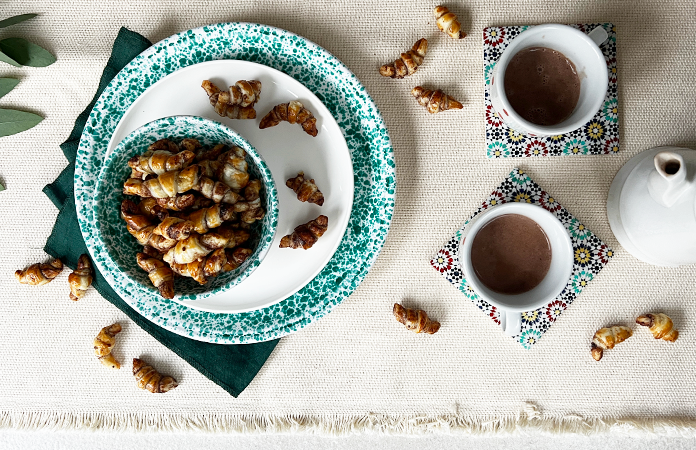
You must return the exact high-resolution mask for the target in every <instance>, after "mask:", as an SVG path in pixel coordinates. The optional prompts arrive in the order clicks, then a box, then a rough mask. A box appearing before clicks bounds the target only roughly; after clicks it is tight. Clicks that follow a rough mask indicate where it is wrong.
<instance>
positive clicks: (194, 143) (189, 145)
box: [179, 138, 203, 156]
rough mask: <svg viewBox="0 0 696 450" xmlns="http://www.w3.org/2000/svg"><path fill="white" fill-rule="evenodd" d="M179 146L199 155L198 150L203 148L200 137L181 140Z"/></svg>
mask: <svg viewBox="0 0 696 450" xmlns="http://www.w3.org/2000/svg"><path fill="white" fill-rule="evenodd" d="M179 147H181V148H183V149H184V150H188V151H190V152H192V153H193V154H194V155H196V156H198V152H199V151H200V150H201V148H203V146H202V145H201V143H200V141H199V140H198V139H193V138H186V139H183V140H182V141H181V142H179Z"/></svg>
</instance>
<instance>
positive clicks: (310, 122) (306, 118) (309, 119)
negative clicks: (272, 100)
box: [259, 100, 318, 137]
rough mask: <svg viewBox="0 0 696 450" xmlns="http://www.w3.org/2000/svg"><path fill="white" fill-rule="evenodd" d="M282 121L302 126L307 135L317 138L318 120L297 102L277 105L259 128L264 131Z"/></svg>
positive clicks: (262, 120)
mask: <svg viewBox="0 0 696 450" xmlns="http://www.w3.org/2000/svg"><path fill="white" fill-rule="evenodd" d="M282 121H286V122H290V123H298V124H300V125H301V126H302V129H303V130H304V131H305V133H307V134H309V135H310V136H315V137H316V135H317V133H318V130H317V119H316V118H315V117H314V115H313V114H312V113H311V112H310V111H309V110H308V109H307V108H305V107H304V105H302V103H300V102H298V101H297V100H293V101H291V102H290V103H282V104H280V105H276V106H275V107H274V108H273V109H272V110H271V111H270V112H269V113H268V114H266V116H265V117H264V118H263V119H261V123H260V124H259V128H261V129H262V130H263V129H264V128H269V127H274V126H276V125H278V124H279V123H280V122H282Z"/></svg>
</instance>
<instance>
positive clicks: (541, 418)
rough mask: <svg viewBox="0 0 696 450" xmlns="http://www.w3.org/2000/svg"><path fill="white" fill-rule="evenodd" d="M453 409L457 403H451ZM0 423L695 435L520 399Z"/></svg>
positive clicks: (678, 425) (12, 415) (684, 428)
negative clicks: (413, 411)
mask: <svg viewBox="0 0 696 450" xmlns="http://www.w3.org/2000/svg"><path fill="white" fill-rule="evenodd" d="M455 409H458V408H455ZM0 428H5V429H15V430H51V431H57V430H61V431H67V430H74V431H77V430H81V431H100V432H123V431H127V432H203V433H231V434H262V433H268V434H274V433H278V434H288V433H290V434H295V433H298V434H320V435H323V436H346V435H351V434H362V433H377V434H385V435H423V434H431V433H449V434H468V435H490V434H496V435H499V434H504V435H510V434H519V435H538V434H543V435H556V434H580V435H592V434H602V433H610V432H611V433H612V434H614V433H626V434H629V435H646V434H649V435H667V436H681V437H696V418H679V417H658V418H585V417H582V416H580V415H574V414H570V415H552V414H547V413H542V412H541V411H540V410H539V408H538V407H537V406H536V405H535V404H533V403H526V404H525V405H524V407H523V408H522V410H521V411H520V412H519V413H518V414H516V415H515V414H510V415H501V416H495V415H490V416H475V415H471V414H467V413H465V412H460V411H455V412H451V413H445V414H438V415H403V416H402V415H389V414H378V413H369V414H365V415H357V414H356V415H352V414H315V415H299V414H298V415H277V414H266V415H244V414H201V413H199V414H171V413H164V414H158V413H128V414H122V413H101V412H95V413H76V412H45V411H32V412H16V411H15V412H10V411H3V412H0Z"/></svg>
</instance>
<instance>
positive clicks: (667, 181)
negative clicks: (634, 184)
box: [648, 151, 690, 208]
mask: <svg viewBox="0 0 696 450" xmlns="http://www.w3.org/2000/svg"><path fill="white" fill-rule="evenodd" d="M654 162H655V170H653V171H652V172H650V175H649V178H648V191H649V192H650V196H651V197H652V198H653V200H655V201H656V202H657V203H659V204H661V205H662V206H665V207H667V208H669V207H671V206H672V205H674V204H675V203H676V202H677V200H679V197H681V195H682V194H683V193H684V192H686V191H687V190H688V189H689V187H690V183H689V182H688V181H687V179H686V165H685V164H684V158H683V157H682V156H681V155H680V154H678V153H674V152H668V151H665V152H660V153H658V154H657V155H655V158H654Z"/></svg>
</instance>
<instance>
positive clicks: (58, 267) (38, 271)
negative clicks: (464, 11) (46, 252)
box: [15, 258, 63, 286]
mask: <svg viewBox="0 0 696 450" xmlns="http://www.w3.org/2000/svg"><path fill="white" fill-rule="evenodd" d="M62 271H63V262H62V261H61V260H60V259H57V258H56V259H54V260H53V261H51V262H50V263H48V264H42V263H36V264H32V265H31V266H29V267H27V268H26V269H23V270H17V271H16V272H15V277H16V278H17V281H19V282H20V283H22V284H28V285H30V286H43V285H44V284H46V283H50V282H51V281H53V279H54V278H55V277H57V276H58V274H60V273H61V272H62Z"/></svg>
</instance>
